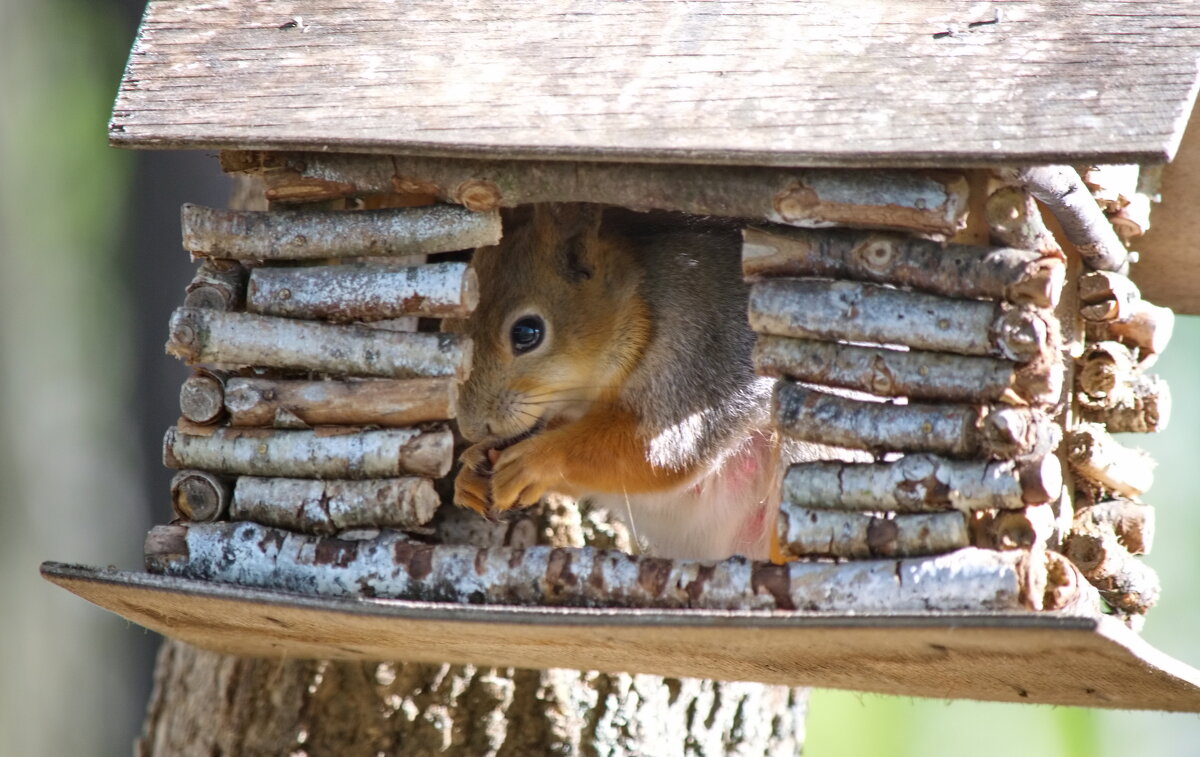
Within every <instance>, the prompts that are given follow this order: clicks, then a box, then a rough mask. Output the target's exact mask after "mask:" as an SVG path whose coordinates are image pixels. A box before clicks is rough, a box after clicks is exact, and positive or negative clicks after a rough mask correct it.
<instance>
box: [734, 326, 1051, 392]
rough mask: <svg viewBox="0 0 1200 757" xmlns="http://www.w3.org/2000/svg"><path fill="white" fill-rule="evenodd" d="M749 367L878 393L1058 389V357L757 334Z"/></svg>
mask: <svg viewBox="0 0 1200 757" xmlns="http://www.w3.org/2000/svg"><path fill="white" fill-rule="evenodd" d="M754 367H755V370H757V371H758V372H759V373H760V374H762V375H764V376H773V377H776V378H787V379H791V380H793V381H805V382H809V383H814V384H822V385H825V386H840V387H844V388H847V389H856V390H858V391H862V392H867V393H870V394H874V395H877V396H880V397H912V398H914V399H930V400H942V401H950V402H977V403H982V402H1012V403H1014V404H1026V403H1052V402H1056V401H1057V400H1058V398H1059V396H1060V393H1061V392H1062V382H1063V373H1064V371H1063V366H1062V363H1061V361H1059V360H1050V359H1046V360H1034V361H1032V362H1029V363H1025V364H1022V365H1018V364H1015V363H1013V362H1011V361H1008V360H1000V359H997V358H990V357H974V356H963V355H952V354H948V353H942V352H925V351H921V350H896V349H887V348H884V347H860V346H854V345H848V344H837V343H834V342H820V341H814V340H809V339H791V338H788V337H781V336H770V335H765V334H764V335H760V336H759V337H758V339H757V340H756V342H755V344H754Z"/></svg>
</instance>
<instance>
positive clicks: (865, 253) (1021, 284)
mask: <svg viewBox="0 0 1200 757" xmlns="http://www.w3.org/2000/svg"><path fill="white" fill-rule="evenodd" d="M743 238H744V242H743V244H742V272H743V273H744V274H745V275H746V276H748V277H757V276H815V277H819V278H833V279H853V280H856V281H867V282H874V283H878V284H892V285H896V286H903V287H910V288H912V289H916V290H920V291H924V292H929V293H932V294H940V295H945V296H947V297H961V298H976V297H977V298H983V299H993V300H1008V301H1010V302H1015V303H1023V304H1029V305H1034V306H1037V307H1054V306H1055V305H1056V304H1057V303H1058V297H1059V294H1060V292H1061V290H1062V286H1063V281H1064V280H1065V276H1066V266H1065V265H1064V262H1063V260H1062V258H1061V257H1058V256H1053V255H1047V254H1044V253H1041V252H1035V251H1028V250H1017V249H1012V248H1003V247H1001V248H995V247H981V246H972V245H960V244H950V245H941V244H938V243H936V242H931V241H928V240H925V239H919V238H916V237H911V236H905V235H901V234H885V233H868V232H855V231H849V230H845V229H829V230H821V231H807V230H803V229H783V228H779V229H772V230H769V231H768V230H766V229H759V228H748V229H746V230H745V231H744V232H743Z"/></svg>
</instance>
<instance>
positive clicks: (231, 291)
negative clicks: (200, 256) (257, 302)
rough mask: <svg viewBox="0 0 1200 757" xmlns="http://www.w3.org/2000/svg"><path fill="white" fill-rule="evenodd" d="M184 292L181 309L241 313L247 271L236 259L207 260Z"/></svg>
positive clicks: (244, 297) (244, 296)
mask: <svg viewBox="0 0 1200 757" xmlns="http://www.w3.org/2000/svg"><path fill="white" fill-rule="evenodd" d="M185 292H186V295H185V296H184V298H183V306H184V307H189V308H210V309H212V310H240V309H241V308H242V304H243V303H244V302H245V299H246V269H245V268H243V267H242V264H241V263H239V262H237V261H236V260H220V259H217V258H208V259H206V260H204V261H203V262H201V263H200V268H199V269H198V270H197V271H196V275H195V276H193V277H192V280H191V282H189V283H188V285H187V289H186V290H185Z"/></svg>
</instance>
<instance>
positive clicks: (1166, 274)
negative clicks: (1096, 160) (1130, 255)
mask: <svg viewBox="0 0 1200 757" xmlns="http://www.w3.org/2000/svg"><path fill="white" fill-rule="evenodd" d="M1160 193H1161V196H1162V202H1161V203H1159V204H1155V206H1154V209H1153V211H1151V213H1150V231H1148V232H1147V233H1146V236H1145V237H1142V238H1140V239H1134V240H1133V242H1132V246H1133V249H1135V250H1137V251H1138V253H1139V254H1140V255H1141V258H1140V260H1139V261H1138V262H1137V263H1135V264H1134V265H1133V268H1132V270H1131V271H1130V276H1132V277H1133V281H1134V283H1136V284H1137V285H1138V287H1139V288H1140V289H1141V290H1142V296H1143V297H1145V298H1146V299H1147V300H1149V301H1150V302H1153V303H1154V304H1155V305H1165V306H1166V307H1169V308H1171V309H1173V310H1175V311H1176V312H1178V313H1188V314H1191V315H1200V115H1196V114H1193V115H1192V122H1191V124H1189V125H1188V130H1187V133H1186V134H1184V136H1183V144H1182V146H1181V147H1180V148H1179V156H1178V157H1177V158H1176V159H1175V161H1174V162H1172V163H1171V164H1170V165H1168V166H1166V167H1165V168H1164V169H1163V175H1162V187H1161V191H1160Z"/></svg>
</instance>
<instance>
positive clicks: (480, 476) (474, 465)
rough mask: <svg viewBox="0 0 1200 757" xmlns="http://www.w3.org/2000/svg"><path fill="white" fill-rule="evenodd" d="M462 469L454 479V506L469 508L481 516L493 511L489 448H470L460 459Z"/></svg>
mask: <svg viewBox="0 0 1200 757" xmlns="http://www.w3.org/2000/svg"><path fill="white" fill-rule="evenodd" d="M459 460H461V461H462V468H461V469H459V471H458V476H457V477H456V478H455V479H454V504H456V505H458V506H459V507H467V508H470V509H472V510H474V511H475V512H477V513H479V514H480V515H487V514H488V510H490V509H491V505H490V503H491V496H492V495H491V487H492V479H491V473H490V471H491V465H492V464H491V462H490V461H489V460H488V448H487V446H486V445H483V444H476V445H474V446H471V447H468V448H467V449H466V451H464V452H463V453H462V456H461V457H459Z"/></svg>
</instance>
